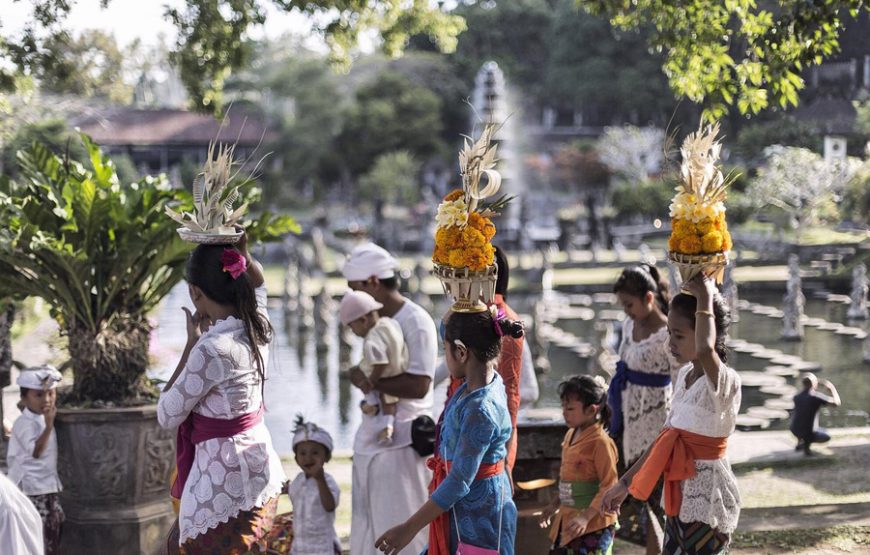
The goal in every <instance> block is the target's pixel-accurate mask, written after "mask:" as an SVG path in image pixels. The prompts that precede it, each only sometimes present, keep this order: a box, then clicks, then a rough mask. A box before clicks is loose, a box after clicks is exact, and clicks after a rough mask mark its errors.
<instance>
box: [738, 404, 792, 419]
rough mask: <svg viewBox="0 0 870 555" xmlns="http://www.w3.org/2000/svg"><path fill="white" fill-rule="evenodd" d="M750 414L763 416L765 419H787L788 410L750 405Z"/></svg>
mask: <svg viewBox="0 0 870 555" xmlns="http://www.w3.org/2000/svg"><path fill="white" fill-rule="evenodd" d="M746 414H748V415H749V416H755V417H757V418H763V419H765V420H787V419H788V411H787V410H782V409H772V408H769V407H749V410H747V411H746Z"/></svg>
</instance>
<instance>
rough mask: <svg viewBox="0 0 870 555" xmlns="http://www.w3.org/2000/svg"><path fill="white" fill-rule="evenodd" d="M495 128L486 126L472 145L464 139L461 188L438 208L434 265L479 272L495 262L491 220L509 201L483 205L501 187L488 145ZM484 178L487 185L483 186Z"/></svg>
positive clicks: (446, 198)
mask: <svg viewBox="0 0 870 555" xmlns="http://www.w3.org/2000/svg"><path fill="white" fill-rule="evenodd" d="M497 129H498V128H497V126H496V125H494V124H487V125H486V126H485V127H484V130H483V133H482V134H481V136H480V138H479V139H478V140H477V141H475V142H474V143H473V144H472V143H469V141H468V140H467V139H466V141H465V145H464V147H463V149H462V150H461V151H460V152H459V165H460V168H461V175H462V188H461V189H455V190H453V191H451V192H450V193H448V194H447V195H446V196H445V197H444V200H443V201H442V202H441V204H440V205H438V215H437V216H436V222H437V224H438V227H437V230H436V232H435V250H434V252H433V253H432V261H433V262H435V263H436V264H440V265H443V266H451V267H453V268H468V269H469V270H470V271H472V272H480V271H483V270H486V269H487V268H488V267H489V266H492V265H493V264H494V263H495V249H494V248H493V246H492V238H493V237H494V236H495V232H496V229H495V224H493V223H492V220H491V219H490V217H491V216H494V215H496V214H497V210H498V209H500V208H501V207H503V206H504V205H505V204H507V202H508V201H510V199H509V198H506V197H504V196H503V197H501V198H499V199H498V200H496V201H494V202H490V203H483V202H482V201H483V199H485V198H487V197H489V196H491V195H494V194H495V193H496V192H497V191H498V189H499V187H500V186H501V175H500V174H499V173H498V172H497V171H496V170H495V165H496V162H497V159H496V150H497V148H498V145H492V146H490V142H491V141H492V136H493V134H494V133H495V131H496V130H497ZM484 176H485V177H486V185H485V186H483V187H482V186H481V181H482V178H483V177H484Z"/></svg>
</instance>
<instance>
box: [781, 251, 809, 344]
mask: <svg viewBox="0 0 870 555" xmlns="http://www.w3.org/2000/svg"><path fill="white" fill-rule="evenodd" d="M798 262H799V258H798V255H796V254H790V255H789V257H788V284H787V285H786V291H785V297H784V299H783V300H784V304H783V307H782V311H783V317H782V338H783V339H790V340H794V341H801V340H802V339H803V336H804V325H803V321H802V319H803V315H804V304H805V303H806V298H805V297H804V293H803V291H802V290H801V274H800V266H799V265H798Z"/></svg>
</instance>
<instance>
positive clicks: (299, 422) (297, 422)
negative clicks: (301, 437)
mask: <svg viewBox="0 0 870 555" xmlns="http://www.w3.org/2000/svg"><path fill="white" fill-rule="evenodd" d="M308 424H312V423H311V422H308V423H306V422H305V417H304V416H302V415H301V414H297V415H296V418H294V419H293V433H294V434H295V433H296V432H298V431H299V430H300V429H301V428H304V427H305V426H307V425H308ZM312 425H313V426H314V427H315V428H317V427H318V426H317V424H312ZM313 443H316V444H317V445H320V446H321V447H323V450H324V451H326V461H325V462H329V460H330V459H331V458H332V451H331V450H330V449H329V447H327V446H326V445H324V444H322V443H320V442H319V441H313ZM297 447H299V444H298V443H297V444H296V445H294V446H293V454H294V455H295V454H296V448H297Z"/></svg>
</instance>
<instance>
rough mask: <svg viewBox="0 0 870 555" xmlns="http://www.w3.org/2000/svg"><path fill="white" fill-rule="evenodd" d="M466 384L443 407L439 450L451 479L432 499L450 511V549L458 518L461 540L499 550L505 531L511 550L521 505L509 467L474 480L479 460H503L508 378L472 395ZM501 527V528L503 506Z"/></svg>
mask: <svg viewBox="0 0 870 555" xmlns="http://www.w3.org/2000/svg"><path fill="white" fill-rule="evenodd" d="M467 387H468V386H467V384H463V385H462V386H461V387H460V388H459V389H458V390H456V393H455V394H454V395H453V397H452V398H451V399H450V401H448V403H447V407H446V408H445V409H444V411H445V412H444V422H443V423H442V424H441V437H440V454H441V458H442V459H443V460H445V461H450V463H451V465H452V466H451V469H450V473H449V474H448V475H447V478H446V479H445V480H444V482H442V483H441V485H439V486H438V489H436V490H435V491H434V492H433V493H432V501H434V502H435V503H436V504H437V505H438V506H439V507H441V508H442V509H444V510H450V509H451V508H452V510H451V513H452V512H453V511H455V512H456V519H455V520H454V518H453V516H454V515H453V514H450V513H448V518H449V519H450V552H451V553H453V552H455V551H456V546H457V542H458V539H457V535H456V521H458V522H459V536H460V537H461V538H462V541H463V543H468V544H471V545H474V546H477V547H483V548H487V549H496V548H498V547H499V536H501V548H500V553H501V555H513V552H514V536H515V535H516V530H517V507H516V505H514V501H513V499H512V498H511V485H510V480H509V479H508V476H507V474H506V473H505V472H502V473H501V474H499V475H498V476H492V477H490V478H484V479H482V480H475V479H474V477H475V475H476V474H477V471H478V468H479V467H480V465H481V464H493V463H497V462H499V461H501V460H502V459H504V458H505V455H506V454H507V449H506V444H507V442H508V440H509V439H510V437H511V429H512V428H511V419H510V414H509V413H508V409H507V397H506V396H505V391H504V382H502V379H501V377H500V376H499V375H498V374H495V377H494V378H493V380H492V381H491V382H490V383H489V385H487V386H485V387H481V388H480V389H477V390H475V391H472V392H471V393H469V394H468V395H466V394H465V392H466V391H467ZM500 510H502V511H504V512H503V513H502V515H501V521H502V522H501V530H500V531H499V530H498V523H499V511H500Z"/></svg>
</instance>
